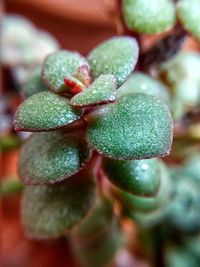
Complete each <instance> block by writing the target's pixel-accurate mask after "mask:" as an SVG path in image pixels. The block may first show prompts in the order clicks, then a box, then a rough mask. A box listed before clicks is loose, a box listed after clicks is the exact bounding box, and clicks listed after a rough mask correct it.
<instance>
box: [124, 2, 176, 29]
mask: <svg viewBox="0 0 200 267" xmlns="http://www.w3.org/2000/svg"><path fill="white" fill-rule="evenodd" d="M123 15H124V19H125V22H126V25H127V26H128V28H129V29H131V30H134V31H136V32H138V33H148V34H155V33H159V32H163V31H166V30H169V29H171V28H172V27H173V26H174V24H175V20H176V14H175V6H174V4H173V1H171V0H151V1H147V0H124V1H123Z"/></svg>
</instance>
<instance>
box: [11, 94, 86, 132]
mask: <svg viewBox="0 0 200 267" xmlns="http://www.w3.org/2000/svg"><path fill="white" fill-rule="evenodd" d="M81 113H82V111H81V110H80V109H78V108H74V107H72V106H71V105H70V103H69V100H67V99H66V98H64V97H62V96H59V95H56V94H54V93H51V92H41V93H38V94H35V95H33V96H31V97H29V98H28V99H27V100H25V101H24V103H22V104H21V105H20V106H19V108H18V110H17V112H16V114H15V121H14V125H15V130H17V131H29V132H39V131H49V130H52V129H56V128H61V127H64V126H66V125H68V124H70V123H72V122H74V121H76V120H78V119H80V116H81Z"/></svg>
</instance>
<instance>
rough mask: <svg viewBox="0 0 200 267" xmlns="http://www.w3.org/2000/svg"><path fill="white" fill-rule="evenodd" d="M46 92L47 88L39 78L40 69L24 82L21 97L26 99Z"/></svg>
mask: <svg viewBox="0 0 200 267" xmlns="http://www.w3.org/2000/svg"><path fill="white" fill-rule="evenodd" d="M47 90H48V88H47V86H46V85H45V84H44V82H43V81H42V78H41V69H40V68H37V69H35V70H34V71H33V72H32V73H31V75H30V76H29V77H28V78H27V80H26V82H25V83H24V84H23V87H22V95H23V96H25V98H27V97H30V96H32V95H34V94H37V93H39V92H42V91H47Z"/></svg>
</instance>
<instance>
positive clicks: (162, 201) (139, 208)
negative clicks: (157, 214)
mask: <svg viewBox="0 0 200 267" xmlns="http://www.w3.org/2000/svg"><path fill="white" fill-rule="evenodd" d="M159 163H160V173H161V174H160V177H161V183H160V187H159V190H158V192H157V194H156V195H155V196H152V197H143V196H136V195H133V194H129V193H127V192H125V191H120V192H119V197H120V199H121V202H122V204H123V208H124V209H125V210H126V212H127V213H128V214H134V212H140V213H149V212H153V211H156V210H158V209H162V208H164V207H165V206H166V205H168V203H169V201H170V197H171V190H172V185H171V180H170V177H169V172H168V169H167V168H166V166H165V164H163V162H161V161H160V162H159Z"/></svg>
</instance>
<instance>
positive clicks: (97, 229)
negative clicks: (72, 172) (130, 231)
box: [73, 196, 115, 239]
mask: <svg viewBox="0 0 200 267" xmlns="http://www.w3.org/2000/svg"><path fill="white" fill-rule="evenodd" d="M114 216H115V215H114V212H113V203H112V202H111V201H110V200H109V199H107V198H105V197H104V196H103V197H98V198H96V200H95V204H94V206H93V207H92V209H91V211H90V213H89V214H88V216H87V218H86V219H85V220H84V221H82V223H80V224H79V225H77V226H76V227H75V228H74V229H73V235H76V236H78V237H79V238H81V239H83V238H86V239H88V238H91V237H92V238H94V237H98V236H99V235H104V234H105V231H108V225H109V224H110V223H111V221H112V219H113V218H114Z"/></svg>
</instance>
